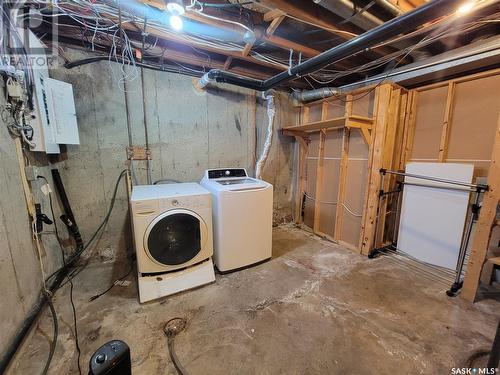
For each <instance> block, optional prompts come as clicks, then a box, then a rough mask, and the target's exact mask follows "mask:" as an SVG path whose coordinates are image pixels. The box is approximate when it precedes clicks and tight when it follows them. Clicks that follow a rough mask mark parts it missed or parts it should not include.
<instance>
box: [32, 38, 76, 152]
mask: <svg viewBox="0 0 500 375" xmlns="http://www.w3.org/2000/svg"><path fill="white" fill-rule="evenodd" d="M28 33H29V38H30V44H29V45H30V47H37V48H40V47H43V46H44V45H43V43H42V42H41V41H40V40H38V38H37V37H36V36H35V35H34V34H33V33H32V32H31V31H28ZM22 35H24V34H22ZM33 81H34V86H35V87H34V90H33V91H34V92H33V106H34V111H33V116H32V118H31V120H30V125H31V126H32V127H33V142H34V143H35V144H36V147H35V148H34V149H33V151H39V152H45V153H47V154H59V153H60V148H59V145H60V144H72V145H75V144H80V138H79V135H78V125H77V121H76V111H75V102H74V98H73V86H72V85H71V84H69V83H65V82H61V81H58V80H55V79H52V78H50V77H49V69H48V67H47V66H36V67H35V68H34V69H33Z"/></svg>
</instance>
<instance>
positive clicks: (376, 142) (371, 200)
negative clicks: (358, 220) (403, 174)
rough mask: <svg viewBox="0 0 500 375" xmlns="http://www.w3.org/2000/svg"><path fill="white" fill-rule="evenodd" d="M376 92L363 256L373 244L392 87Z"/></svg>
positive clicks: (383, 87)
mask: <svg viewBox="0 0 500 375" xmlns="http://www.w3.org/2000/svg"><path fill="white" fill-rule="evenodd" d="M376 92H377V93H376V104H375V108H374V113H375V124H374V127H373V130H372V141H371V144H372V147H371V148H370V153H369V157H368V166H369V167H368V184H367V190H366V200H365V205H364V209H363V217H362V224H361V236H360V245H359V247H360V249H361V253H362V254H364V255H368V254H369V253H370V251H371V250H372V248H373V245H374V242H375V226H376V222H377V214H378V203H379V189H380V179H381V176H380V172H379V170H380V168H381V167H382V165H383V153H384V142H385V135H386V128H387V123H388V113H387V112H388V107H389V104H390V101H391V92H392V85H391V84H383V85H381V86H380V87H378V88H377V90H376Z"/></svg>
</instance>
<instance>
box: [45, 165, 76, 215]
mask: <svg viewBox="0 0 500 375" xmlns="http://www.w3.org/2000/svg"><path fill="white" fill-rule="evenodd" d="M51 172H52V180H54V186H55V187H56V190H57V193H58V194H59V198H61V203H62V206H63V208H64V213H65V214H66V216H67V217H68V219H69V220H71V221H72V222H73V224H74V225H76V222H75V216H74V215H73V210H72V209H71V205H70V204H69V200H68V196H67V195H66V189H65V188H64V184H63V182H62V179H61V175H60V174H59V170H57V169H55V168H54V169H52V170H51Z"/></svg>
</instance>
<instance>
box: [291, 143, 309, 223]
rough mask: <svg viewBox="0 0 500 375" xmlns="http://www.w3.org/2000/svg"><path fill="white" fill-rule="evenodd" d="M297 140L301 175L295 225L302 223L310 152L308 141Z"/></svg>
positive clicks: (297, 193) (298, 183)
mask: <svg viewBox="0 0 500 375" xmlns="http://www.w3.org/2000/svg"><path fill="white" fill-rule="evenodd" d="M295 140H296V142H297V145H298V147H299V160H298V162H299V174H298V178H297V192H296V196H295V217H294V220H295V223H296V224H300V223H302V199H303V197H304V190H305V183H306V175H305V171H306V163H307V153H308V151H309V145H308V143H307V141H306V140H305V139H304V138H302V137H300V136H296V137H295Z"/></svg>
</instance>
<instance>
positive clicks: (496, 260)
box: [488, 257, 500, 266]
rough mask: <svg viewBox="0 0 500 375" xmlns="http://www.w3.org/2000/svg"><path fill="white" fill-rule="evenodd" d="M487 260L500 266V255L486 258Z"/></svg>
mask: <svg viewBox="0 0 500 375" xmlns="http://www.w3.org/2000/svg"><path fill="white" fill-rule="evenodd" d="M488 262H489V263H492V264H494V265H496V266H500V257H495V258H490V259H488Z"/></svg>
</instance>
